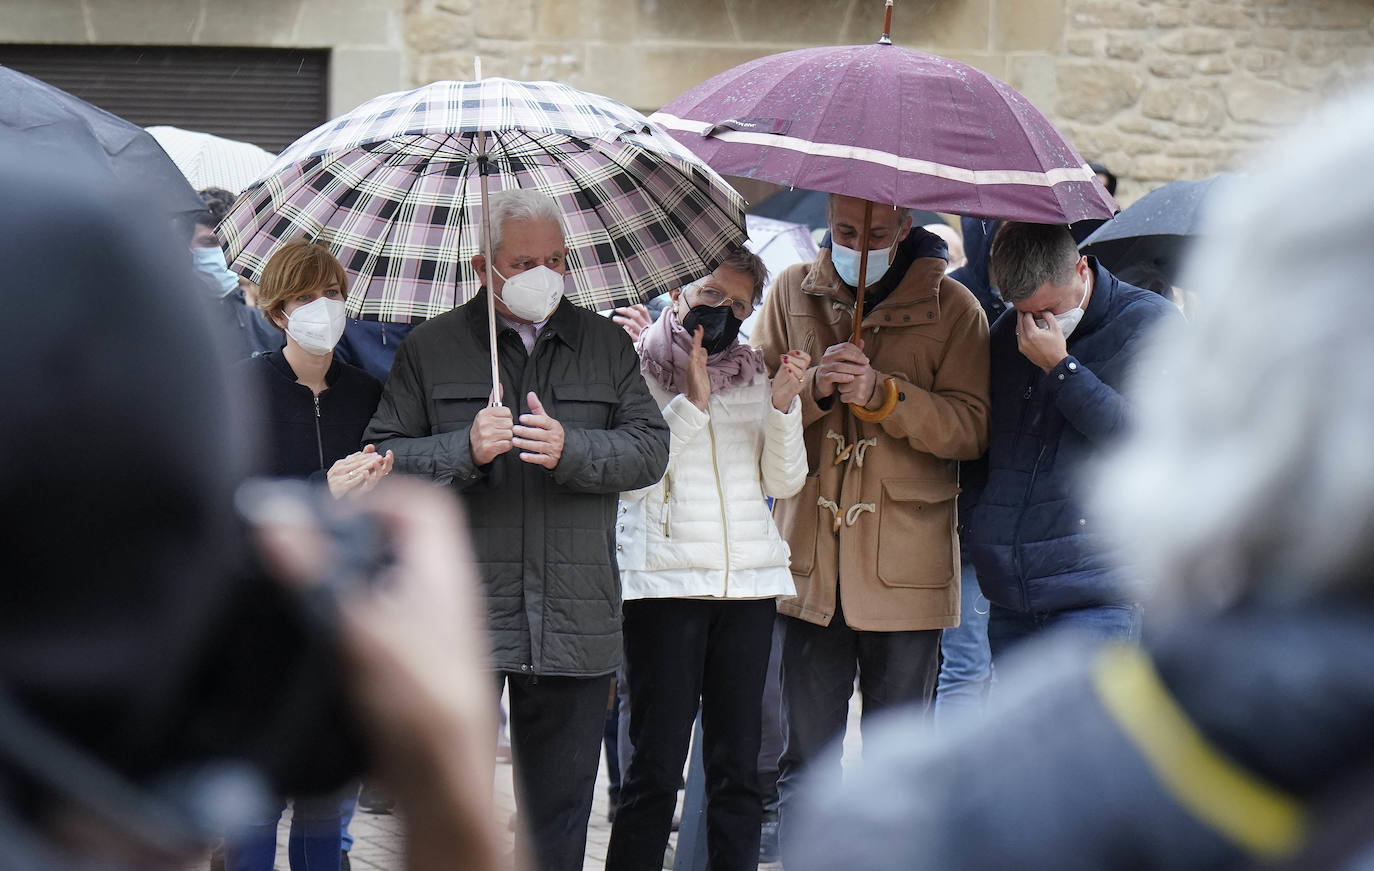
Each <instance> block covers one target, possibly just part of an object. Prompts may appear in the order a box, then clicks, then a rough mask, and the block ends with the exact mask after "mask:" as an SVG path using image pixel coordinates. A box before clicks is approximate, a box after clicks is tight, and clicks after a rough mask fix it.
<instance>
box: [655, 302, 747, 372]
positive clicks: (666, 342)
mask: <svg viewBox="0 0 1374 871" xmlns="http://www.w3.org/2000/svg"><path fill="white" fill-rule="evenodd" d="M691 357H692V337H691V336H689V335H687V331H686V330H684V329H683V328H682V325H681V324H679V323H678V322H677V314H676V313H675V312H674V311H673V308H672V306H669V307H668V308H666V309H664V310H663V314H661V315H659V316H658V320H656V321H654V322H653V323H652V324H650V325H649V326H647V327H645V328H644V332H642V333H640V334H639V369H640V371H641V372H643V373H644V376H645V377H646V378H653V379H654V380H655V381H657V382H658V383H659V384H661V385H663V389H664V390H667V391H669V392H670V393H686V392H687V362H688V361H689V360H690V359H691ZM762 371H764V368H763V352H761V351H758V350H756V349H754V348H751V347H749V346H748V345H741V344H740V343H739V342H738V341H736V342H735V343H734V344H732V345H731V346H730V347H728V348H726V349H725V350H724V351H721V352H720V353H719V354H712V355H711V356H709V357H707V358H706V372H707V374H708V375H710V377H711V392H712V393H715V392H716V391H720V390H725V389H726V388H727V387H735V386H738V385H740V384H748V383H749V382H750V381H753V380H754V376H755V375H757V374H758V373H760V372H762Z"/></svg>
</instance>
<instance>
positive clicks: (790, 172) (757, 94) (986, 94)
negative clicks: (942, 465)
mask: <svg viewBox="0 0 1374 871" xmlns="http://www.w3.org/2000/svg"><path fill="white" fill-rule="evenodd" d="M891 24H892V0H888V2H887V8H886V21H885V22H884V27H883V35H882V38H881V39H880V40H879V41H878V42H877V43H876V44H874V45H849V46H825V47H821V48H805V49H800V50H798V51H788V52H783V53H782V54H775V55H769V56H768V57H763V58H759V59H758V60H753V61H750V62H748V63H745V64H741V65H739V66H737V67H735V68H733V69H729V70H726V71H725V72H723V73H721V74H720V75H718V76H715V77H714V78H711V79H708V80H706V81H705V82H702V83H701V84H700V85H697V86H696V87H695V88H692V89H691V90H690V91H688V92H687V93H685V94H683V95H682V96H680V97H678V98H677V99H676V100H673V101H672V102H671V103H669V104H668V105H666V106H664V107H663V108H662V109H661V110H659V111H658V112H656V113H654V114H653V115H652V116H650V120H652V121H656V122H658V123H659V124H660V125H661V126H663V127H664V128H666V129H667V130H668V132H669V133H671V134H672V135H673V136H674V137H675V138H676V139H677V140H678V141H679V142H681V143H682V144H683V145H686V146H687V147H688V148H690V149H691V150H692V151H694V152H696V154H697V155H698V156H699V157H701V158H702V159H703V160H704V161H706V163H707V164H708V165H709V166H710V167H711V168H712V169H714V170H716V171H717V172H719V173H722V174H726V175H738V176H743V177H745V178H756V179H760V180H762V181H769V182H773V183H774V184H780V185H786V186H787V187H792V188H804V189H807V190H815V191H824V192H826V193H836V194H845V195H847V196H852V197H859V198H862V199H865V200H868V201H869V207H868V208H867V209H866V211H865V219H864V226H863V233H862V236H861V239H860V246H859V250H860V251H865V252H866V251H867V250H868V231H869V220H870V219H871V216H872V204H873V203H886V204H891V205H894V206H906V207H910V208H917V209H929V210H930V211H934V212H952V213H954V214H959V215H967V216H970V217H977V218H1002V219H1006V220H1012V221H1030V222H1034V223H1040V224H1071V223H1073V222H1075V221H1081V220H1083V219H1085V218H1110V217H1111V216H1112V214H1113V213H1114V212H1115V211H1116V208H1117V207H1116V201H1115V200H1113V199H1112V198H1111V196H1110V195H1109V194H1108V193H1107V191H1106V190H1105V189H1104V188H1103V187H1102V186H1101V185H1100V184H1098V183H1097V181H1096V178H1095V176H1094V174H1093V171H1092V169H1091V168H1090V167H1089V166H1088V164H1087V162H1086V161H1084V160H1083V158H1082V157H1081V156H1080V155H1079V154H1078V152H1077V151H1075V150H1074V147H1073V146H1072V145H1070V144H1069V143H1068V141H1067V140H1066V139H1065V138H1064V136H1063V135H1062V134H1061V133H1060V132H1059V131H1058V130H1056V129H1055V127H1054V125H1053V124H1051V123H1050V122H1049V121H1048V120H1047V119H1046V118H1045V116H1044V115H1042V114H1041V113H1040V111H1039V110H1038V109H1036V108H1035V107H1034V106H1033V105H1031V103H1030V101H1029V100H1027V99H1026V98H1025V97H1023V96H1021V94H1019V93H1017V91H1016V89H1015V88H1013V87H1011V86H1010V85H1008V84H1007V83H1005V82H1002V81H1000V80H998V79H996V78H993V77H992V76H990V75H988V74H987V73H984V72H981V71H979V70H976V69H974V68H973V67H971V66H968V65H966V64H961V63H958V62H956V61H952V60H949V59H948V58H943V57H939V56H938V55H933V54H926V53H924V52H919V51H912V50H911V49H906V48H899V47H897V46H895V45H893V44H892V39H891V37H890V36H889V34H890V33H891V31H892V27H891ZM867 261H868V258H867V256H864V257H863V258H862V259H860V261H859V286H858V294H857V296H856V299H855V308H854V342H855V343H856V344H857V343H858V341H859V338H860V334H861V331H862V321H863V298H864V282H865V277H866V272H867V265H868V263H867ZM887 392H888V401H887V403H886V404H885V405H884V407H883V408H882V409H881V410H879V411H878V412H876V413H875V412H869V411H867V410H866V409H862V408H857V407H855V408H852V409H851V411H852V412H853V413H854V414H855V415H856V416H858V417H859V418H861V419H863V420H880V419H882V418H883V417H886V416H887V414H888V413H890V412H891V410H892V408H893V407H895V405H896V403H897V388H896V382H894V381H891V380H890V379H889V381H888V384H887Z"/></svg>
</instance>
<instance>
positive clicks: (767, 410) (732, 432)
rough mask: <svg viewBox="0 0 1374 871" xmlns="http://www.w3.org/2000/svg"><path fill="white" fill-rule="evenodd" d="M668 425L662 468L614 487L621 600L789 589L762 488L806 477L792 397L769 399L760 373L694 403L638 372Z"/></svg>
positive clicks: (778, 493) (792, 486)
mask: <svg viewBox="0 0 1374 871" xmlns="http://www.w3.org/2000/svg"><path fill="white" fill-rule="evenodd" d="M645 380H647V381H648V383H649V391H650V392H651V393H652V394H653V396H654V399H655V400H656V401H657V402H658V405H659V408H661V409H662V410H663V418H664V420H666V421H667V422H668V428H669V430H671V432H672V446H671V448H670V450H669V454H668V471H667V472H666V473H665V474H664V476H663V478H662V480H660V481H659V482H658V483H657V484H654V485H653V486H651V487H646V488H644V489H642V490H635V491H632V492H629V493H622V494H620V508H619V512H620V516H619V522H618V523H617V527H616V529H617V533H616V545H617V547H616V551H617V553H616V558H617V559H618V560H619V563H620V583H621V588H622V591H623V593H624V597H625V598H626V599H648V598H664V597H686V596H690V597H696V598H700V597H719V598H729V599H759V598H769V597H773V596H791V595H794V594H795V588H794V587H793V585H792V573H791V572H790V571H788V568H787V560H788V550H787V543H786V542H785V541H783V538H782V536H781V535H779V534H778V529H777V527H776V526H774V524H773V516H772V515H771V514H770V513H769V512H768V505H767V503H766V502H764V496H772V497H774V498H778V499H782V498H786V497H788V496H792V495H795V494H796V493H797V492H798V491H799V490H801V488H802V485H803V483H805V481H806V446H805V443H804V442H803V441H802V420H801V404H800V402H798V401H797V400H793V401H792V407H791V408H789V409H788V411H787V413H786V414H783V413H782V412H780V411H778V410H777V409H775V408H774V407H773V401H772V388H771V386H770V384H769V382H768V376H767V375H766V374H764V373H759V374H758V375H756V376H755V378H754V380H753V381H752V382H750V383H749V384H746V385H742V386H739V387H734V388H731V389H729V390H724V391H717V392H713V393H712V394H711V399H710V402H709V403H708V404H707V410H706V411H702V410H701V409H699V408H697V407H696V406H695V405H693V404H692V402H691V401H690V400H689V399H688V398H687V397H686V396H683V395H681V394H676V393H669V392H667V391H666V390H664V389H663V387H662V386H661V385H659V384H658V383H657V382H656V381H655V380H654V379H652V378H646V379H645Z"/></svg>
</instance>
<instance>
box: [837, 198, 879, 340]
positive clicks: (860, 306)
mask: <svg viewBox="0 0 1374 871" xmlns="http://www.w3.org/2000/svg"><path fill="white" fill-rule="evenodd" d="M872 229H873V203H872V201H869V202H866V203H864V225H863V228H862V229H861V230H860V231H859V286H858V287H857V288H855V293H854V338H853V339H852V340H851V341H853V343H854V344H856V345H857V344H859V341H860V340H861V339H862V338H863V332H864V283H865V281H866V280H867V279H868V236H869V232H870V231H871V230H872ZM832 244H834V243H833V242H832Z"/></svg>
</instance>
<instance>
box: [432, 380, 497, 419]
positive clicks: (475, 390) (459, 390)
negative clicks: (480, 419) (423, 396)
mask: <svg viewBox="0 0 1374 871" xmlns="http://www.w3.org/2000/svg"><path fill="white" fill-rule="evenodd" d="M490 400H491V382H490V381H474V382H457V381H446V382H444V383H441V384H435V385H434V388H433V389H432V390H431V391H430V402H431V403H433V406H434V416H433V417H432V418H431V420H432V421H433V423H434V426H433V427H432V428H433V429H434V431H435V432H450V431H452V430H455V429H457V428H458V427H460V426H467V425H468V424H470V423H472V421H473V419H474V418H476V417H477V412H479V411H481V410H482V409H484V408H486V407H487V403H488V402H489V401H490Z"/></svg>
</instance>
